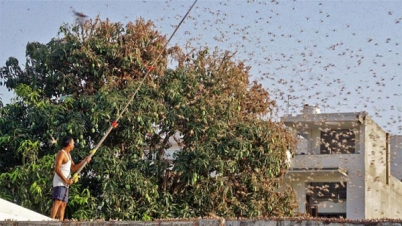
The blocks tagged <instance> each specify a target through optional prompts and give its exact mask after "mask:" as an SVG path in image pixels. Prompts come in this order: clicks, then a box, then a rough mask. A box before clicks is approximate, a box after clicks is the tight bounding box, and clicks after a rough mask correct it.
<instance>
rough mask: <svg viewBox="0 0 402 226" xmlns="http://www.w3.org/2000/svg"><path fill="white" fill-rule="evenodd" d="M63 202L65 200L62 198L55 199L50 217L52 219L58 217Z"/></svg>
mask: <svg viewBox="0 0 402 226" xmlns="http://www.w3.org/2000/svg"><path fill="white" fill-rule="evenodd" d="M62 203H63V202H62V201H61V200H58V199H55V200H54V201H53V206H52V210H51V211H50V218H52V219H55V218H56V213H58V212H59V209H60V205H61V204H62ZM59 217H60V214H59Z"/></svg>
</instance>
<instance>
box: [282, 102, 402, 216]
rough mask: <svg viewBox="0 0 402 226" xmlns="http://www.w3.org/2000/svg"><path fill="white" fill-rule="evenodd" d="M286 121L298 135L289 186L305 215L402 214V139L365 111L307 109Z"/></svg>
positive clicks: (287, 177) (287, 176)
mask: <svg viewBox="0 0 402 226" xmlns="http://www.w3.org/2000/svg"><path fill="white" fill-rule="evenodd" d="M283 121H284V123H285V125H286V126H287V127H288V128H290V129H291V130H292V131H293V132H294V133H295V136H298V137H299V143H298V146H297V148H296V151H295V153H294V156H293V158H292V159H291V163H290V164H291V168H290V170H289V172H288V173H287V174H286V176H285V181H284V183H285V184H286V185H290V186H291V187H293V189H294V190H295V191H296V193H297V196H298V203H299V212H300V213H309V214H311V215H313V216H319V217H344V218H349V219H379V218H394V219H397V218H400V217H401V216H402V201H400V200H402V183H401V181H400V179H402V172H401V171H402V168H401V166H402V155H401V154H402V145H401V144H402V142H401V140H402V136H395V137H391V135H390V134H388V133H386V132H385V131H384V130H382V129H381V128H380V127H379V126H378V125H377V124H376V123H375V122H374V121H373V120H372V119H371V118H370V117H369V116H368V114H367V113H366V112H352V113H320V112H319V111H318V110H317V109H316V108H311V107H309V106H305V108H304V111H303V112H302V114H299V115H287V116H285V117H283ZM394 174H395V175H394ZM395 176H397V177H398V178H396V177H395Z"/></svg>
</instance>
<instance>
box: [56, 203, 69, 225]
mask: <svg viewBox="0 0 402 226" xmlns="http://www.w3.org/2000/svg"><path fill="white" fill-rule="evenodd" d="M66 206H67V203H65V202H61V204H60V207H59V211H58V215H59V220H60V221H63V220H64V212H65V211H66Z"/></svg>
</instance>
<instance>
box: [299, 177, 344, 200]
mask: <svg viewBox="0 0 402 226" xmlns="http://www.w3.org/2000/svg"><path fill="white" fill-rule="evenodd" d="M307 194H308V195H309V197H310V203H311V204H317V203H319V202H321V201H332V202H340V201H345V200H346V182H315V183H309V184H308V187H307Z"/></svg>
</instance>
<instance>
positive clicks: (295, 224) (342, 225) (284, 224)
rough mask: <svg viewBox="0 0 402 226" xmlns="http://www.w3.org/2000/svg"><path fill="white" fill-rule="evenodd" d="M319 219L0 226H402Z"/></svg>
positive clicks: (399, 223)
mask: <svg viewBox="0 0 402 226" xmlns="http://www.w3.org/2000/svg"><path fill="white" fill-rule="evenodd" d="M338 221H340V220H339V219H319V220H302V219H300V220H225V219H223V218H222V219H220V220H218V219H216V220H215V219H194V220H183V221H180V220H177V221H169V220H166V221H164V220H160V221H152V222H142V221H70V222H55V221H0V226H28V225H53V226H67V225H71V226H109V225H110V226H113V225H130V226H193V225H195V226H367V225H369V226H402V220H389V221H387V220H361V221H352V220H343V221H345V222H338Z"/></svg>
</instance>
